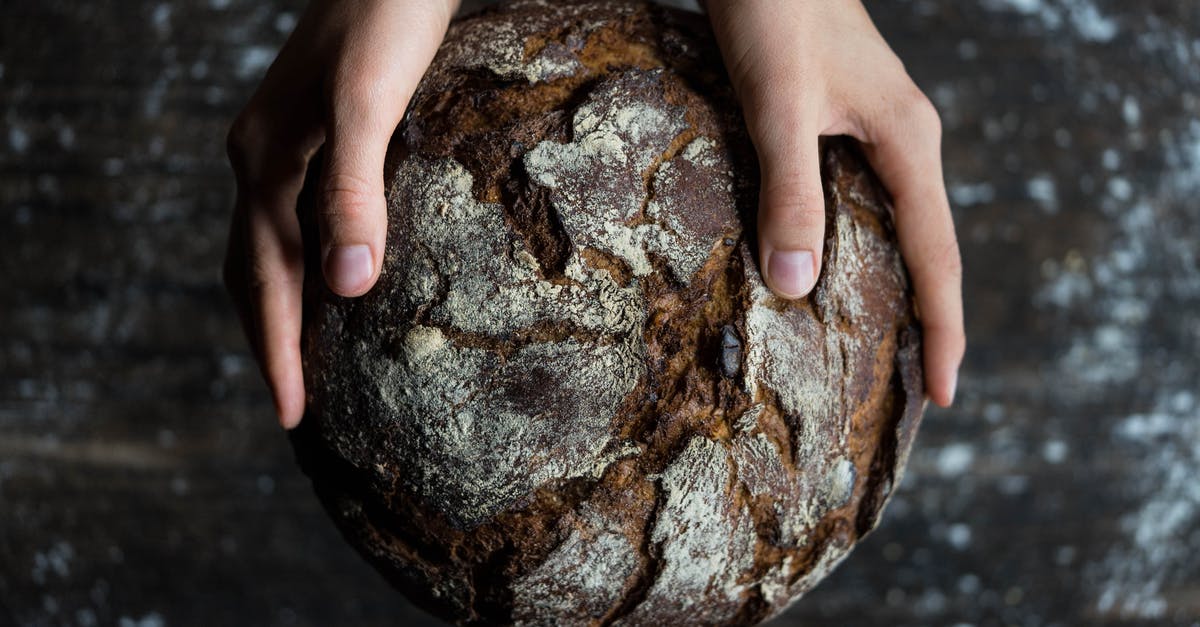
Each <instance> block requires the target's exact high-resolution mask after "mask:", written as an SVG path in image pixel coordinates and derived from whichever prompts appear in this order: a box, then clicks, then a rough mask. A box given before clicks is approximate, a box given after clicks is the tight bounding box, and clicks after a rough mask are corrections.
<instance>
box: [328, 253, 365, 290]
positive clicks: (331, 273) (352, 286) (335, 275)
mask: <svg viewBox="0 0 1200 627" xmlns="http://www.w3.org/2000/svg"><path fill="white" fill-rule="evenodd" d="M371 274H372V268H371V248H370V247H368V246H365V245H362V244H357V245H355V246H334V247H333V248H330V249H329V256H328V257H326V258H325V279H326V280H327V281H328V282H329V287H330V288H331V289H332V290H333V291H335V292H337V293H339V294H356V293H358V292H360V291H362V288H363V287H364V285H365V284H366V282H367V281H369V280H370V279H371Z"/></svg>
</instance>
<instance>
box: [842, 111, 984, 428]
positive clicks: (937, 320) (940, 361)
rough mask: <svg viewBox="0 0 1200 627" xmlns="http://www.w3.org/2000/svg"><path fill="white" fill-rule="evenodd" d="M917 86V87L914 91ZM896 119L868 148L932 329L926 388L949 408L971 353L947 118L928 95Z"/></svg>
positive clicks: (926, 345) (870, 138)
mask: <svg viewBox="0 0 1200 627" xmlns="http://www.w3.org/2000/svg"><path fill="white" fill-rule="evenodd" d="M914 89H915V88H914ZM896 110H897V111H899V114H898V115H896V116H894V118H893V119H892V120H890V121H889V122H886V123H883V124H881V125H878V126H876V127H874V128H871V129H868V130H867V132H866V135H867V142H868V144H867V146H866V153H867V158H868V160H869V161H870V162H871V165H872V166H873V167H874V169H875V171H876V173H878V174H879V178H880V179H881V180H882V182H883V184H884V186H885V187H887V189H888V191H889V192H890V193H891V195H892V200H893V201H894V204H895V220H896V231H897V234H898V235H899V240H900V253H901V255H903V256H904V261H905V263H906V265H907V266H908V271H909V274H910V276H911V277H912V281H913V287H914V289H915V292H916V301H917V309H918V312H919V314H920V317H921V326H922V329H923V330H924V339H923V352H924V359H923V361H924V367H925V390H926V394H927V395H928V396H929V398H930V399H931V400H932V401H933V402H935V403H937V404H938V405H941V406H942V407H948V406H949V405H950V404H951V403H952V402H953V401H954V392H955V388H956V387H957V383H958V367H959V364H960V363H961V362H962V357H963V353H964V352H965V350H966V334H965V332H964V330H963V305H962V260H961V257H960V256H959V250H958V238H957V237H956V235H955V233H954V220H953V217H952V216H951V213H950V202H949V200H948V199H947V197H946V185H945V182H944V181H943V179H942V157H941V123H940V122H939V120H938V116H937V111H936V110H935V109H934V108H933V105H932V104H930V103H929V101H928V99H926V98H925V97H924V95H922V94H920V92H916V93H915V94H913V95H912V96H911V97H910V99H909V100H908V101H906V102H904V103H903V104H902V105H900V107H899V108H898V109H896Z"/></svg>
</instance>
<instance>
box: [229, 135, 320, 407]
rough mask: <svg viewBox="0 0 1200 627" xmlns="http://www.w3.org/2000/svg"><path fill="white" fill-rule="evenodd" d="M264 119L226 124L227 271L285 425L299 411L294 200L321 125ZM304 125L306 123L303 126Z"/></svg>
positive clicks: (299, 276) (298, 246)
mask: <svg viewBox="0 0 1200 627" xmlns="http://www.w3.org/2000/svg"><path fill="white" fill-rule="evenodd" d="M262 119H263V118H261V117H259V116H257V115H255V114H253V113H250V114H244V115H243V116H242V117H241V118H239V120H238V122H236V123H235V124H234V127H233V129H231V131H230V136H229V156H230V162H231V163H232V164H233V168H234V173H235V175H236V178H237V183H238V200H237V207H236V208H235V210H234V215H235V226H234V228H233V230H232V231H231V234H230V253H229V256H230V260H229V261H228V262H227V271H226V276H227V277H228V280H229V283H230V285H231V287H230V289H231V293H233V294H234V300H235V303H237V302H239V300H240V299H244V300H240V305H239V312H240V314H241V315H242V316H243V324H244V326H245V327H247V330H248V333H247V334H248V335H249V336H250V337H251V346H252V347H254V349H255V355H256V357H257V358H258V363H259V367H260V369H261V371H262V374H263V378H264V379H266V381H267V385H268V387H270V389H271V394H272V398H273V400H274V405H275V412H276V415H277V416H278V418H279V422H280V424H281V425H282V426H283V427H284V428H287V429H290V428H292V427H295V426H296V425H297V424H299V422H300V419H301V417H302V416H303V413H304V378H303V374H302V370H301V361H300V320H301V294H302V281H303V275H304V266H303V254H302V243H301V242H302V240H301V236H300V225H299V221H298V219H297V217H296V200H297V198H298V196H299V193H300V188H301V186H302V184H303V181H304V173H305V169H306V167H307V163H308V158H309V156H310V155H311V153H312V146H313V145H315V144H316V143H317V141H319V132H317V131H312V130H311V125H304V124H297V125H294V126H293V125H291V124H290V121H289V125H287V128H291V129H293V131H295V132H293V133H291V134H288V135H278V134H273V133H272V132H271V131H270V130H269V129H268V125H267V124H265V123H263V122H261V120H262ZM306 126H307V127H309V128H310V131H308V132H303V131H302V129H303V128H305V127H306ZM239 224H240V225H241V228H238V225H239ZM237 247H240V249H241V253H240V259H239V251H238V249H237ZM239 260H240V263H239ZM247 319H248V322H247Z"/></svg>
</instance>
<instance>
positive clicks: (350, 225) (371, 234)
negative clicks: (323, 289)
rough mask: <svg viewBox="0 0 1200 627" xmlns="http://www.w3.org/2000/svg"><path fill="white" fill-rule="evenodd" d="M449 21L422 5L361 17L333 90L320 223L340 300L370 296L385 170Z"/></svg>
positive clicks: (381, 232) (382, 231) (382, 8)
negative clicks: (401, 32) (399, 29)
mask: <svg viewBox="0 0 1200 627" xmlns="http://www.w3.org/2000/svg"><path fill="white" fill-rule="evenodd" d="M449 15H450V13H449V11H446V12H437V11H434V12H430V11H429V10H428V7H427V6H425V3H423V2H417V3H414V2H387V3H379V4H377V5H375V6H374V7H373V8H372V9H371V10H370V11H368V15H363V16H358V18H356V19H361V20H363V23H364V24H366V25H368V26H366V27H364V29H363V30H362V31H361V34H360V36H357V37H356V38H355V39H354V40H353V41H351V42H347V50H346V53H345V56H344V57H343V59H342V60H341V61H340V62H339V65H338V70H337V71H335V73H334V75H333V78H332V80H331V84H330V85H329V90H330V97H329V101H330V103H329V107H328V110H329V120H328V121H327V133H328V134H327V143H326V161H325V170H324V173H323V178H322V184H321V203H320V207H319V210H318V224H319V227H320V231H321V258H322V269H323V272H324V275H325V280H326V282H327V283H328V285H329V288H330V289H331V290H333V291H334V292H335V293H337V294H340V295H342V296H359V295H362V294H364V293H366V292H367V291H368V290H369V289H370V288H371V287H372V286H373V285H374V284H375V281H376V279H377V278H378V276H379V271H380V268H381V267H382V261H383V251H384V243H385V239H386V234H387V201H386V199H385V197H384V182H383V168H384V158H385V156H386V154H387V147H388V143H389V141H390V140H391V137H392V134H393V133H394V132H395V130H396V126H397V125H398V124H399V123H400V120H401V118H402V117H403V115H404V110H405V108H406V107H407V106H408V101H409V98H410V97H411V96H412V93H413V91H414V90H415V89H416V85H417V82H418V81H419V80H420V78H421V75H422V74H423V72H424V70H425V68H426V67H427V66H428V65H429V63H430V61H431V60H432V59H433V55H434V53H435V52H436V51H437V46H438V44H439V43H440V41H441V38H442V36H443V35H444V34H445V30H446V25H447V23H448V19H449ZM395 24H405V25H408V26H409V27H410V28H409V29H408V30H407V31H406V32H405V36H404V37H396V36H395V34H396V33H395V29H394V25H395ZM371 25H377V26H371Z"/></svg>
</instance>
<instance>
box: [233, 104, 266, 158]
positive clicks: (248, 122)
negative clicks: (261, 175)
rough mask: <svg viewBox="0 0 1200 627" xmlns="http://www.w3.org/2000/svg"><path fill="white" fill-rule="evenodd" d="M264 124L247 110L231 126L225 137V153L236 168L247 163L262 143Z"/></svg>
mask: <svg viewBox="0 0 1200 627" xmlns="http://www.w3.org/2000/svg"><path fill="white" fill-rule="evenodd" d="M261 139H262V124H261V123H260V122H259V121H258V117H257V115H255V114H254V113H253V112H252V111H251V110H250V109H246V110H245V111H243V112H242V113H241V114H239V115H238V117H237V118H236V119H235V120H234V121H233V124H231V125H230V126H229V132H228V133H227V134H226V136H225V152H226V154H227V155H228V156H229V161H230V162H231V163H233V164H234V165H235V166H238V165H240V164H242V163H245V161H246V160H247V158H248V157H249V156H250V154H251V153H252V152H253V151H254V147H255V146H256V145H258V144H259V143H260V142H261Z"/></svg>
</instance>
